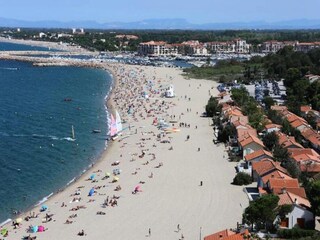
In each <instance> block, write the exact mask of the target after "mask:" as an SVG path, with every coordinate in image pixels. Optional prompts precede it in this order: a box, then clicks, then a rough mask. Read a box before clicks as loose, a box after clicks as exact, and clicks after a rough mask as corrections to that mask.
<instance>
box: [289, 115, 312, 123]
mask: <svg viewBox="0 0 320 240" xmlns="http://www.w3.org/2000/svg"><path fill="white" fill-rule="evenodd" d="M287 120H288V121H289V122H290V123H292V122H294V121H296V120H300V121H302V122H304V123H307V121H306V120H304V119H303V118H301V117H299V116H297V115H295V114H293V113H291V114H290V115H289V116H287Z"/></svg>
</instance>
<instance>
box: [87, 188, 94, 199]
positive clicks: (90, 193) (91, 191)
mask: <svg viewBox="0 0 320 240" xmlns="http://www.w3.org/2000/svg"><path fill="white" fill-rule="evenodd" d="M93 194H94V188H91V189H90V191H89V194H88V195H89V197H91V196H93Z"/></svg>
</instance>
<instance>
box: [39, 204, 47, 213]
mask: <svg viewBox="0 0 320 240" xmlns="http://www.w3.org/2000/svg"><path fill="white" fill-rule="evenodd" d="M46 210H48V206H47V205H42V206H41V208H40V212H44V211H46Z"/></svg>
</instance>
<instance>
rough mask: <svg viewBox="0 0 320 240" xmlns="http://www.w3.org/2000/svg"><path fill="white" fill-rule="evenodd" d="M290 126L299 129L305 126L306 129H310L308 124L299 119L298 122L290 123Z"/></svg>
mask: <svg viewBox="0 0 320 240" xmlns="http://www.w3.org/2000/svg"><path fill="white" fill-rule="evenodd" d="M290 125H291V126H292V127H293V128H298V127H300V126H302V125H305V126H306V127H308V124H307V123H306V122H304V121H301V120H300V119H297V120H294V121H293V122H291V123H290Z"/></svg>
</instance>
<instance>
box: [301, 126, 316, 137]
mask: <svg viewBox="0 0 320 240" xmlns="http://www.w3.org/2000/svg"><path fill="white" fill-rule="evenodd" d="M301 135H302V136H303V137H304V138H305V139H308V137H309V136H312V135H317V132H316V131H314V130H313V129H311V128H306V129H303V131H302V132H301Z"/></svg>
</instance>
